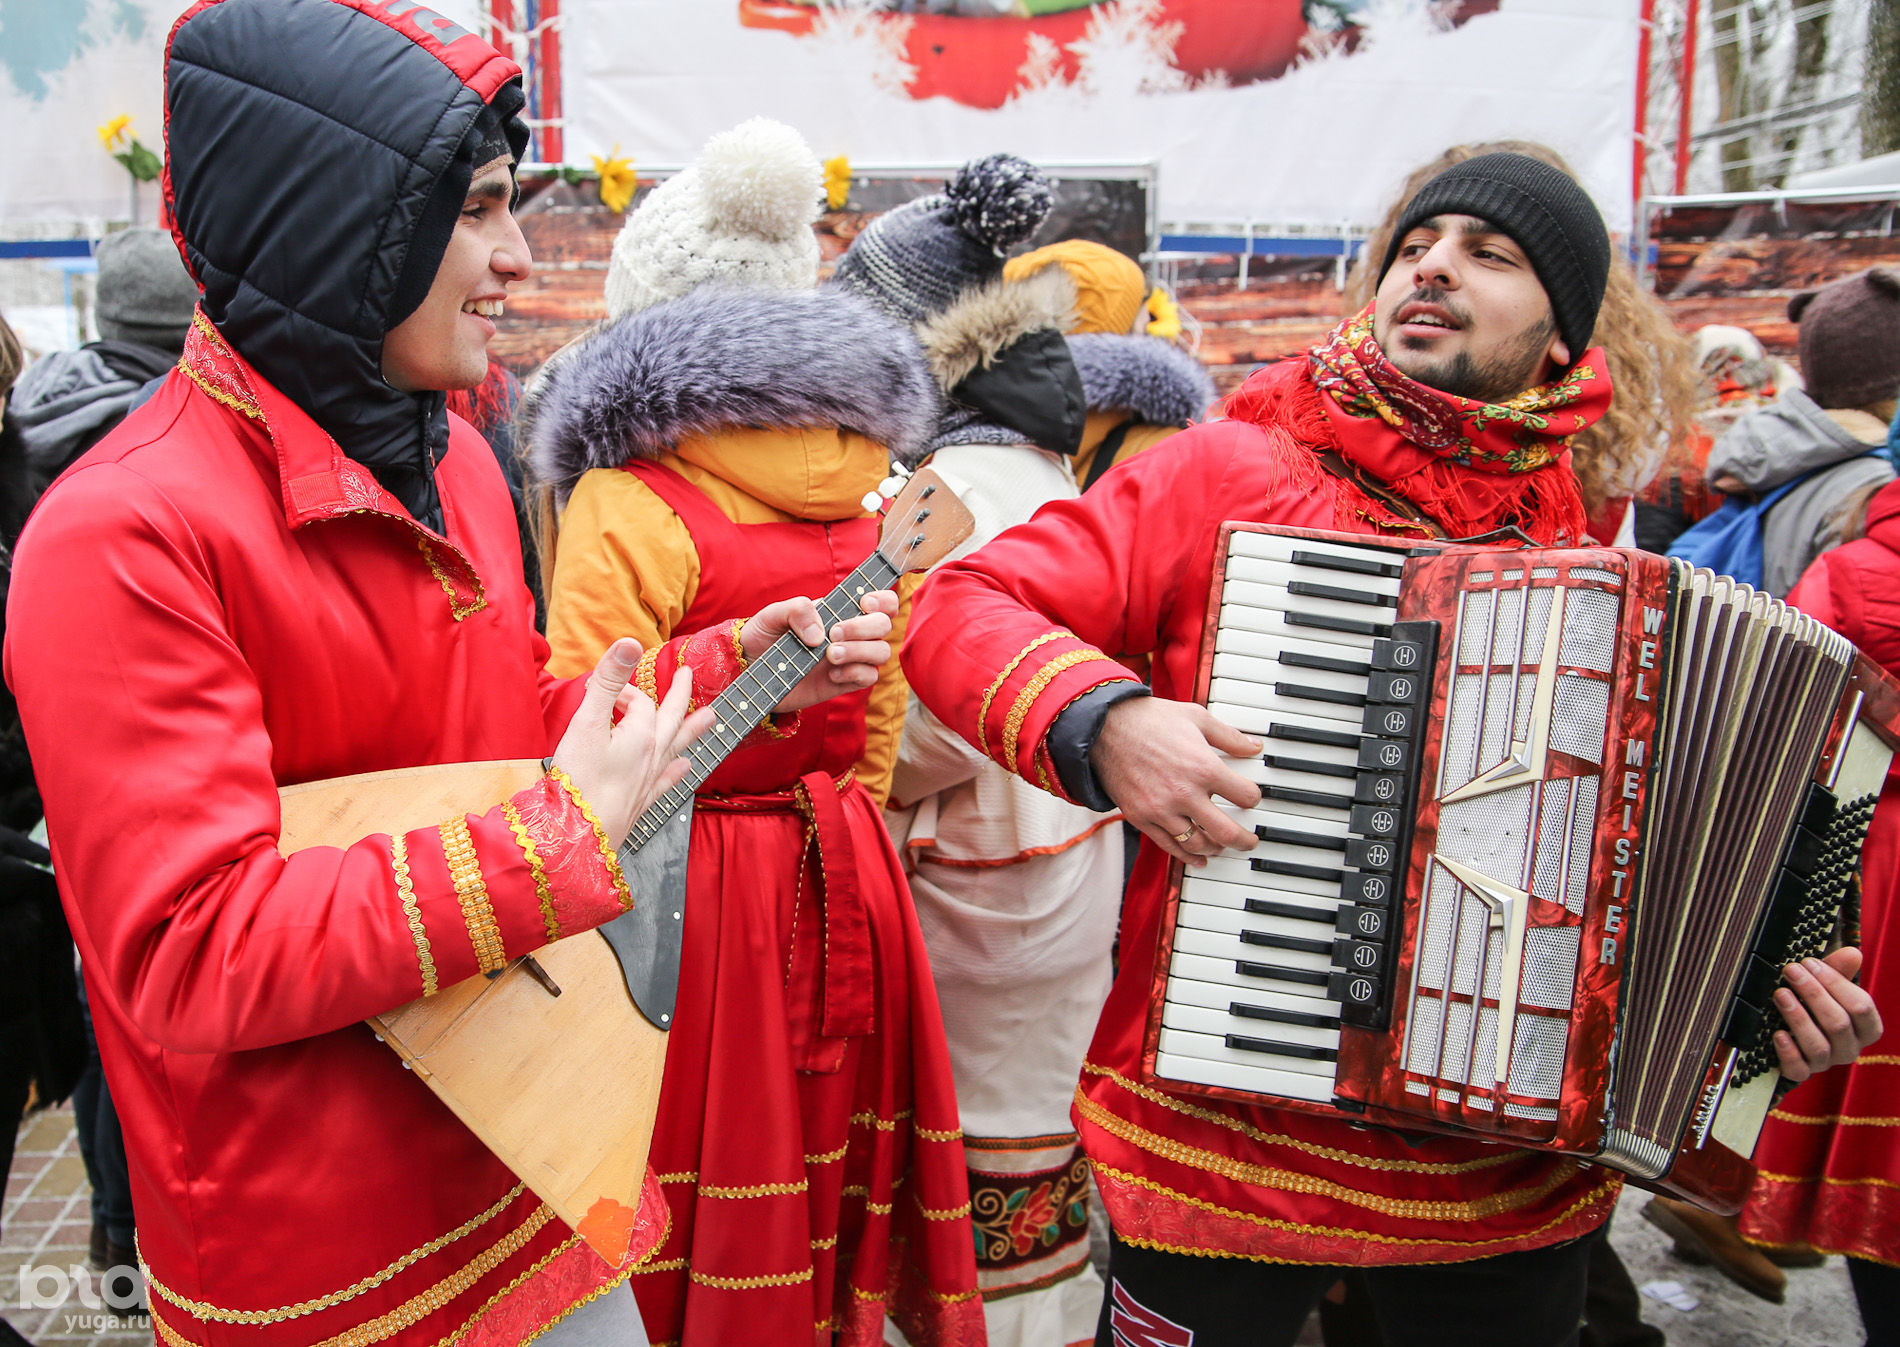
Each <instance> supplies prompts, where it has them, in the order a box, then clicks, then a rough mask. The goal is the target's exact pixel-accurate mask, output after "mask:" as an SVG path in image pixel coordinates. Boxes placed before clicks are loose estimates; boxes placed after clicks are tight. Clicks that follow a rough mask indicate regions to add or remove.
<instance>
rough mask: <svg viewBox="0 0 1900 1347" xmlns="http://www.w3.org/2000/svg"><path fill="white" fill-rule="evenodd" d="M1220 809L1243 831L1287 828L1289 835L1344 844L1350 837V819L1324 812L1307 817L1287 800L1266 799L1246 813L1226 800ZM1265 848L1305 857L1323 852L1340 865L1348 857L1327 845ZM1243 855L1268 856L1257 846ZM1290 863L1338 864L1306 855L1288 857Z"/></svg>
mask: <svg viewBox="0 0 1900 1347" xmlns="http://www.w3.org/2000/svg"><path fill="white" fill-rule="evenodd" d="M1220 806H1221V810H1222V812H1223V813H1225V814H1226V815H1227V817H1229V818H1231V819H1232V820H1234V822H1236V823H1238V824H1239V825H1240V826H1241V827H1243V828H1283V829H1286V830H1287V831H1289V832H1296V833H1307V834H1310V835H1312V836H1314V837H1318V838H1332V839H1333V840H1335V841H1344V840H1345V838H1346V835H1347V834H1346V821H1347V816H1346V815H1344V814H1342V813H1339V812H1338V811H1336V810H1331V811H1322V812H1319V813H1316V814H1305V813H1301V812H1298V811H1296V810H1294V809H1292V808H1290V807H1289V806H1288V804H1287V803H1286V802H1285V801H1283V800H1265V799H1263V800H1262V801H1261V802H1260V803H1259V805H1258V806H1256V807H1255V808H1253V809H1242V808H1241V807H1240V806H1239V805H1233V804H1228V803H1227V802H1226V801H1224V800H1223V801H1221V802H1220ZM1262 845H1280V846H1286V847H1288V848H1290V849H1291V850H1294V851H1298V852H1301V853H1306V852H1309V851H1317V852H1322V853H1324V855H1325V856H1332V857H1336V858H1337V863H1338V864H1340V865H1344V864H1345V863H1346V862H1345V853H1344V852H1343V851H1342V850H1338V849H1334V848H1330V847H1325V846H1323V845H1322V846H1313V847H1302V846H1293V845H1292V844H1291V843H1263V844H1262ZM1241 854H1243V855H1246V856H1260V855H1265V854H1267V853H1265V852H1263V851H1262V850H1261V849H1260V847H1258V846H1256V847H1255V848H1254V849H1253V850H1252V851H1248V852H1243V853H1241ZM1286 859H1288V860H1296V859H1297V860H1299V861H1300V862H1301V863H1303V864H1312V865H1331V864H1334V863H1335V862H1334V861H1329V860H1325V859H1321V858H1320V857H1318V856H1309V855H1305V854H1302V855H1300V856H1297V857H1294V856H1288V857H1286Z"/></svg>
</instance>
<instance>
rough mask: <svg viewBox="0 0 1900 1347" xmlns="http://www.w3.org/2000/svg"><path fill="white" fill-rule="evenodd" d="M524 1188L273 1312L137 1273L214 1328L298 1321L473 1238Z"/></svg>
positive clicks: (163, 1296)
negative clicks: (186, 1292)
mask: <svg viewBox="0 0 1900 1347" xmlns="http://www.w3.org/2000/svg"><path fill="white" fill-rule="evenodd" d="M527 1187H528V1185H527V1184H525V1183H517V1184H516V1185H515V1186H514V1187H512V1188H510V1189H509V1190H508V1191H507V1192H506V1193H504V1194H502V1196H501V1200H500V1201H498V1202H496V1203H495V1205H494V1206H492V1207H490V1208H489V1209H488V1210H487V1211H484V1212H483V1213H481V1215H479V1216H471V1217H470V1218H469V1219H468V1220H466V1221H464V1222H462V1224H460V1225H458V1226H456V1227H455V1229H453V1230H451V1231H449V1233H448V1234H446V1235H441V1236H438V1237H437V1238H435V1239H432V1240H430V1241H429V1242H428V1243H427V1244H424V1245H423V1246H422V1247H421V1248H419V1249H411V1250H410V1251H409V1252H408V1253H406V1254H404V1255H403V1256H402V1257H401V1258H398V1259H397V1260H396V1261H395V1262H393V1263H391V1264H390V1265H389V1266H388V1267H386V1268H384V1269H383V1270H382V1271H381V1272H373V1273H371V1274H370V1275H369V1276H367V1277H365V1278H363V1280H362V1281H360V1282H357V1283H356V1284H355V1285H353V1286H346V1287H344V1288H343V1289H342V1290H341V1291H333V1292H331V1293H330V1294H329V1295H327V1296H318V1297H317V1298H316V1299H314V1300H300V1301H298V1302H297V1303H296V1304H294V1305H279V1306H277V1307H276V1308H275V1309H269V1310H227V1309H221V1308H220V1307H218V1306H216V1305H212V1304H209V1303H207V1302H205V1301H202V1300H189V1299H187V1298H186V1297H184V1296H181V1295H179V1294H178V1293H177V1292H176V1291H174V1290H172V1289H171V1288H170V1287H169V1286H167V1285H165V1283H164V1282H162V1281H160V1280H159V1279H158V1278H157V1277H154V1276H153V1275H152V1270H151V1268H149V1267H147V1266H146V1265H145V1259H144V1257H143V1255H141V1256H140V1258H139V1272H140V1274H141V1275H143V1276H144V1278H145V1284H146V1285H147V1286H149V1287H151V1288H152V1290H153V1291H154V1292H156V1293H157V1294H158V1297H159V1298H160V1299H161V1300H167V1301H170V1302H171V1303H172V1304H174V1305H176V1306H178V1308H179V1309H181V1310H186V1311H188V1312H189V1313H190V1314H191V1315H192V1316H193V1317H194V1318H198V1319H203V1320H205V1321H206V1322H208V1323H215V1324H280V1323H283V1322H284V1321H286V1320H288V1319H301V1318H303V1317H304V1316H305V1315H306V1314H315V1313H316V1312H317V1311H318V1310H327V1309H330V1308H331V1307H332V1306H336V1305H341V1304H343V1303H344V1302H345V1301H348V1300H354V1299H356V1298H357V1297H358V1296H360V1295H362V1294H363V1292H365V1291H373V1290H375V1289H376V1288H377V1287H378V1286H381V1285H382V1284H383V1283H384V1282H386V1281H388V1280H389V1279H390V1278H391V1277H393V1276H395V1275H396V1274H397V1273H398V1272H401V1271H402V1270H403V1269H404V1268H406V1267H409V1266H411V1265H412V1264H415V1263H418V1262H421V1261H422V1260H423V1259H424V1258H427V1257H428V1256H429V1255H430V1254H432V1253H440V1252H441V1251H442V1250H443V1249H446V1248H448V1247H449V1245H451V1244H453V1243H455V1242H456V1241H457V1240H459V1239H462V1238H463V1237H464V1236H467V1235H470V1234H473V1233H474V1232H475V1231H476V1230H479V1229H480V1228H481V1227H482V1226H484V1225H487V1224H488V1223H489V1222H490V1221H492V1220H494V1219H495V1218H496V1217H497V1216H499V1215H501V1214H502V1212H504V1211H506V1210H507V1209H508V1205H509V1203H511V1202H513V1201H514V1200H515V1199H516V1198H517V1197H520V1196H521V1194H522V1193H524V1192H526V1191H527Z"/></svg>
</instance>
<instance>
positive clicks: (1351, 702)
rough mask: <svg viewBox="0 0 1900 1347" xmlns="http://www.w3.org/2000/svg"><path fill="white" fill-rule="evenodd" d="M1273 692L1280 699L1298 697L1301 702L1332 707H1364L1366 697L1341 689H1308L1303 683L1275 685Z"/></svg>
mask: <svg viewBox="0 0 1900 1347" xmlns="http://www.w3.org/2000/svg"><path fill="white" fill-rule="evenodd" d="M1273 690H1274V691H1275V692H1277V693H1279V694H1280V695H1281V696H1282V697H1298V698H1299V699H1300V700H1302V701H1309V702H1328V703H1330V704H1332V705H1334V706H1364V705H1365V704H1366V695H1365V693H1363V692H1347V691H1346V690H1345V689H1343V688H1316V687H1308V686H1307V685H1305V684H1304V683H1275V684H1274V685H1273Z"/></svg>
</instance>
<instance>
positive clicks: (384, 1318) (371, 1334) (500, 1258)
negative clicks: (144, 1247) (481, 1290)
mask: <svg viewBox="0 0 1900 1347" xmlns="http://www.w3.org/2000/svg"><path fill="white" fill-rule="evenodd" d="M553 1218H554V1211H553V1209H552V1208H550V1207H548V1206H547V1205H546V1204H545V1203H544V1204H542V1205H541V1206H539V1207H537V1208H535V1210H534V1212H533V1213H532V1214H530V1215H529V1217H528V1219H527V1220H526V1221H525V1222H523V1223H522V1224H521V1225H519V1226H517V1227H516V1228H515V1229H514V1230H512V1231H510V1232H509V1233H508V1234H506V1235H504V1236H502V1237H501V1239H499V1240H497V1241H496V1242H495V1243H494V1244H491V1245H490V1246H489V1247H488V1248H486V1249H484V1250H483V1251H482V1252H481V1254H480V1255H478V1256H477V1257H476V1259H475V1261H474V1262H472V1263H470V1264H469V1265H468V1266H467V1267H465V1268H463V1269H462V1270H461V1271H459V1272H455V1273H452V1274H451V1275H449V1276H447V1277H444V1278H443V1279H442V1280H441V1281H439V1282H437V1283H436V1284H435V1285H434V1286H431V1287H429V1288H428V1289H427V1290H425V1291H421V1292H418V1293H417V1294H415V1295H413V1296H411V1297H409V1299H407V1300H405V1301H404V1302H403V1303H402V1304H400V1305H398V1306H396V1308H395V1309H393V1310H390V1311H389V1312H388V1313H387V1314H382V1315H379V1316H377V1317H376V1318H374V1319H371V1320H370V1321H369V1322H368V1323H365V1324H358V1325H357V1326H356V1327H355V1328H352V1329H350V1330H349V1331H348V1332H347V1333H339V1334H337V1335H336V1336H335V1337H330V1338H325V1339H324V1340H323V1341H322V1342H319V1343H316V1344H314V1347H370V1344H372V1343H377V1342H382V1341H384V1340H385V1339H387V1338H391V1337H394V1336H395V1335H396V1334H398V1333H400V1332H402V1330H403V1329H405V1328H409V1327H412V1326H413V1325H415V1324H418V1323H421V1322H422V1320H424V1319H425V1318H427V1317H428V1316H429V1315H431V1314H434V1313H435V1312H436V1311H437V1310H439V1309H441V1308H442V1307H443V1306H444V1305H446V1304H448V1303H449V1302H450V1301H451V1300H453V1299H455V1297H457V1296H459V1295H461V1294H462V1293H463V1292H464V1291H466V1290H468V1288H469V1287H471V1286H473V1285H474V1284H475V1283H476V1282H478V1281H480V1280H481V1279H482V1278H483V1277H485V1276H487V1275H488V1274H489V1273H490V1272H493V1271H494V1270H495V1269H496V1268H497V1267H499V1266H500V1265H501V1264H502V1263H503V1262H505V1261H507V1259H509V1258H510V1257H512V1256H513V1255H514V1254H516V1253H519V1252H520V1251H521V1249H522V1247H523V1246H525V1245H526V1244H527V1243H528V1241H529V1240H531V1239H533V1238H534V1237H535V1235H537V1234H538V1233H540V1231H541V1228H542V1227H543V1226H545V1225H546V1224H547V1223H548V1222H549V1221H550V1220H552V1219H553ZM577 1238H578V1236H576V1237H574V1238H570V1239H569V1240H568V1241H567V1244H564V1245H562V1246H561V1247H560V1248H557V1249H555V1250H553V1251H552V1252H550V1253H549V1254H548V1255H547V1257H545V1258H543V1259H541V1260H540V1261H539V1262H537V1263H536V1264H535V1265H534V1266H533V1267H531V1268H529V1269H528V1270H527V1271H525V1272H523V1273H522V1274H521V1276H519V1277H517V1278H516V1279H515V1280H514V1281H512V1282H510V1283H509V1284H508V1285H507V1286H506V1287H504V1288H503V1289H502V1290H500V1291H498V1292H496V1293H495V1295H494V1296H492V1297H491V1298H490V1299H489V1300H488V1301H487V1302H486V1303H485V1304H483V1305H482V1306H481V1308H480V1309H478V1310H476V1311H475V1313H474V1314H473V1315H471V1316H470V1317H469V1319H468V1321H467V1322H466V1323H464V1324H463V1325H462V1326H461V1327H460V1328H458V1329H456V1330H455V1331H454V1332H453V1333H450V1334H448V1335H447V1336H446V1337H444V1338H443V1339H442V1340H441V1342H440V1343H438V1344H437V1347H450V1344H452V1343H453V1342H454V1341H455V1340H456V1339H457V1338H459V1337H461V1335H462V1334H463V1333H465V1332H467V1331H468V1329H469V1327H470V1326H471V1325H472V1324H474V1322H475V1321H476V1320H477V1319H480V1318H481V1317H482V1316H483V1315H484V1314H486V1313H487V1312H488V1311H489V1310H490V1309H491V1308H492V1307H493V1306H494V1305H495V1304H496V1303H497V1302H498V1301H500V1300H501V1298H502V1297H503V1296H505V1295H507V1294H508V1292H509V1291H512V1290H513V1289H514V1288H515V1287H517V1286H519V1285H520V1284H521V1283H522V1282H524V1281H526V1280H527V1279H528V1278H529V1277H531V1276H533V1275H534V1274H535V1273H536V1272H539V1271H540V1270H541V1269H542V1268H543V1267H546V1266H547V1264H548V1263H549V1262H550V1261H552V1259H553V1258H554V1257H555V1256H556V1255H557V1254H559V1253H560V1252H561V1251H562V1249H564V1248H566V1247H568V1245H571V1244H573V1243H574V1240H575V1239H577ZM152 1326H153V1327H154V1328H156V1329H157V1330H158V1335H159V1337H161V1338H163V1339H164V1340H165V1342H166V1343H167V1344H169V1347H198V1344H196V1343H193V1342H191V1341H190V1340H189V1339H187V1338H185V1337H183V1336H181V1335H180V1334H179V1333H178V1332H177V1331H176V1330H174V1329H173V1328H172V1327H171V1325H170V1324H167V1323H166V1322H165V1321H164V1320H163V1319H162V1318H161V1317H160V1316H159V1315H158V1314H157V1312H156V1311H154V1312H153V1314H152Z"/></svg>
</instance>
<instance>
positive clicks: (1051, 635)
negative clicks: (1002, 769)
mask: <svg viewBox="0 0 1900 1347" xmlns="http://www.w3.org/2000/svg"><path fill="white" fill-rule="evenodd" d="M1065 636H1067V637H1069V638H1071V639H1074V638H1075V633H1074V632H1072V631H1069V630H1068V629H1066V628H1058V629H1057V630H1055V631H1046V632H1044V633H1043V634H1042V635H1040V636H1038V637H1037V638H1036V639H1035V640H1033V641H1031V642H1030V643H1029V644H1028V645H1026V646H1024V647H1023V648H1022V649H1021V650H1018V651H1017V652H1016V658H1015V659H1013V660H1011V661H1010V662H1009V663H1008V664H1005V665H1004V666H1003V672H1001V673H999V674H998V675H996V681H995V682H994V683H991V684H990V690H989V691H988V692H985V693H984V694H983V702H982V705H980V706H978V707H977V710H976V746H977V747H978V748H979V749H981V750H982V751H983V756H984V757H986V758H987V757H988V756H989V755H990V703H991V702H993V701H995V700H996V694H997V693H999V692H1001V691H1002V690H1003V684H1005V683H1007V682H1008V681H1009V676H1010V675H1011V674H1013V673H1015V672H1016V666H1017V665H1019V664H1021V663H1022V662H1023V661H1024V660H1026V659H1028V658H1029V656H1030V653H1031V652H1032V651H1035V650H1037V649H1039V648H1041V647H1042V646H1045V645H1048V644H1049V642H1051V641H1060V640H1061V639H1062V638H1063V637H1065Z"/></svg>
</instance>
